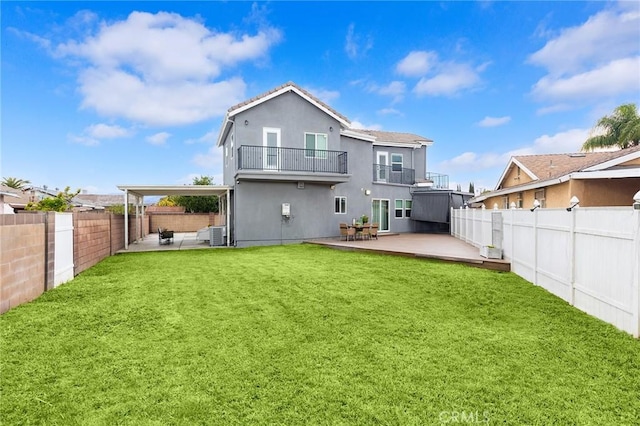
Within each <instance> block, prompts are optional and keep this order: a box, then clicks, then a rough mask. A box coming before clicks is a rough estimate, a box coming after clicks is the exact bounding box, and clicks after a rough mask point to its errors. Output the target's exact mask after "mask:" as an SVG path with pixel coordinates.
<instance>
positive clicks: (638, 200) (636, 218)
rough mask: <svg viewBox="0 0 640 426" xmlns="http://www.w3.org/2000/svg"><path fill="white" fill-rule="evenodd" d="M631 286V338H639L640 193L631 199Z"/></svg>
mask: <svg viewBox="0 0 640 426" xmlns="http://www.w3.org/2000/svg"><path fill="white" fill-rule="evenodd" d="M633 200H634V203H633V228H634V237H633V246H634V255H633V261H634V262H635V265H633V286H632V291H633V295H632V300H633V301H632V304H633V305H632V307H631V309H632V311H633V324H632V327H633V328H634V329H635V330H633V332H632V334H633V337H636V338H638V337H640V191H638V192H636V194H635V195H634V197H633Z"/></svg>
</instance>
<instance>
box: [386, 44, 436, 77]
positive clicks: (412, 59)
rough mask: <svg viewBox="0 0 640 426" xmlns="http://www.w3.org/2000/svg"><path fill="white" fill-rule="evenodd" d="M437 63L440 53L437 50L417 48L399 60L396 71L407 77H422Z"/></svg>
mask: <svg viewBox="0 0 640 426" xmlns="http://www.w3.org/2000/svg"><path fill="white" fill-rule="evenodd" d="M437 63H438V54H437V53H436V52H427V51H423V50H417V51H413V52H409V54H408V55H407V56H405V57H404V58H403V59H402V60H401V61H400V62H398V64H397V65H396V71H397V72H398V74H401V75H404V76H407V77H420V76H423V75H425V74H427V73H428V72H429V71H430V70H431V69H432V68H433V66H434V65H435V64H437Z"/></svg>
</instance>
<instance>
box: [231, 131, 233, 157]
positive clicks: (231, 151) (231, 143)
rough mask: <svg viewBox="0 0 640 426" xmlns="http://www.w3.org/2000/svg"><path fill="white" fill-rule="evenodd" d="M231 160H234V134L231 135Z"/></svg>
mask: <svg viewBox="0 0 640 426" xmlns="http://www.w3.org/2000/svg"><path fill="white" fill-rule="evenodd" d="M231 158H233V133H231Z"/></svg>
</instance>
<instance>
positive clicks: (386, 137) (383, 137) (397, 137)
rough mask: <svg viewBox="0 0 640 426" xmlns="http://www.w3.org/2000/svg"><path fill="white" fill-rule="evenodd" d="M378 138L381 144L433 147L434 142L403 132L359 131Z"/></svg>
mask: <svg viewBox="0 0 640 426" xmlns="http://www.w3.org/2000/svg"><path fill="white" fill-rule="evenodd" d="M357 131H358V132H362V133H366V134H367V135H370V136H373V137H375V138H376V142H379V143H387V144H388V143H391V144H415V145H420V146H422V145H431V144H433V141H432V140H431V139H428V138H425V137H423V136H420V135H416V134H413V133H403V132H385V131H382V130H357Z"/></svg>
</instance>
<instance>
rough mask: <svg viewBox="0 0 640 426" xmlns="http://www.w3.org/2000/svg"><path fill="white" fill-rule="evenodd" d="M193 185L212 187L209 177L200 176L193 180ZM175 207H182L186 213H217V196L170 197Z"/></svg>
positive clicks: (211, 180) (211, 179)
mask: <svg viewBox="0 0 640 426" xmlns="http://www.w3.org/2000/svg"><path fill="white" fill-rule="evenodd" d="M193 184H194V185H213V178H212V177H211V176H200V177H196V178H193ZM170 198H171V200H172V201H173V202H174V203H175V205H177V206H182V207H184V209H185V211H186V212H187V213H209V212H214V213H218V208H219V207H218V196H217V195H208V196H207V195H201V196H191V195H180V196H176V197H170Z"/></svg>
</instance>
